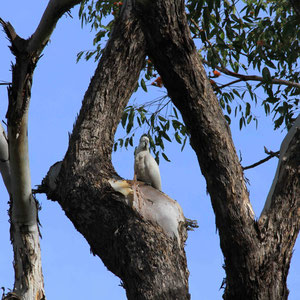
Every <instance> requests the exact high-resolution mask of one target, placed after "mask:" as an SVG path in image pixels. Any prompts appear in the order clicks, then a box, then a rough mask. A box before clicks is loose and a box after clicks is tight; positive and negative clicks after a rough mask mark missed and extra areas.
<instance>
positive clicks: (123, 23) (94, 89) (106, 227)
mask: <svg viewBox="0 0 300 300" xmlns="http://www.w3.org/2000/svg"><path fill="white" fill-rule="evenodd" d="M126 3H127V5H126V6H125V7H123V8H122V11H121V15H120V16H119V17H118V18H117V19H116V23H115V25H114V29H113V31H112V33H111V36H110V39H109V41H108V43H107V46H106V48H105V51H104V53H103V55H102V57H101V60H100V62H99V65H98V67H97V69H96V71H95V75H94V77H93V78H92V79H91V83H90V86H89V88H88V90H87V92H86V94H85V97H84V100H83V103H82V108H81V110H80V114H79V116H78V118H77V120H76V123H75V126H74V129H73V133H72V135H71V137H70V141H69V148H68V151H67V154H66V156H65V158H64V160H63V162H61V163H58V164H56V165H54V166H53V167H52V168H51V169H50V171H49V173H48V176H47V177H46V178H45V180H44V181H43V185H42V186H41V187H40V190H43V191H46V193H47V196H48V197H49V198H51V199H52V200H56V201H58V202H59V203H60V205H61V206H62V208H63V210H64V211H65V213H66V215H67V216H68V217H69V219H70V220H71V221H72V222H73V224H74V226H75V227H76V229H77V230H78V231H79V232H81V233H82V235H83V236H84V237H85V238H86V240H87V241H88V243H89V244H90V246H91V251H92V252H93V253H94V254H95V255H98V256H99V257H100V258H101V259H102V261H103V262H104V264H105V265H106V267H107V268H108V269H109V270H111V271H112V272H113V273H114V274H116V275H117V276H119V277H120V278H121V280H122V285H123V287H124V288H125V289H126V294H127V297H128V299H132V300H138V299H145V300H146V299H170V300H171V299H172V300H174V299H178V300H179V299H180V300H183V299H190V295H189V292H188V275H189V272H188V270H187V263H186V256H185V251H184V241H185V239H186V228H185V226H184V225H185V224H184V223H185V222H182V220H184V219H182V218H181V221H179V222H177V220H175V221H174V223H176V224H177V225H178V226H177V225H176V230H178V234H177V235H176V234H175V235H172V234H168V232H167V230H165V228H164V227H163V226H162V225H160V223H159V221H157V222H155V221H153V219H151V216H150V218H149V214H148V215H147V209H144V208H145V207H146V206H147V205H149V204H147V203H148V202H151V201H148V200H147V199H148V198H146V197H145V196H143V195H146V193H150V194H152V195H155V196H154V197H153V198H152V200H153V203H152V204H151V205H153V206H154V205H156V201H157V200H158V199H162V198H164V197H166V196H163V194H162V193H161V192H159V191H157V190H155V189H154V188H152V187H143V186H142V185H141V184H140V183H138V187H135V186H136V183H134V182H132V181H120V177H119V176H118V175H117V174H116V172H115V170H114V168H113V166H112V163H111V152H112V146H113V141H114V134H115V131H116V128H117V126H118V124H119V122H120V119H121V116H122V113H123V110H124V108H125V106H126V104H127V102H128V100H129V98H130V96H131V94H132V92H133V91H134V89H135V87H136V85H137V80H138V77H139V74H140V71H141V69H142V67H143V65H144V62H145V39H144V36H143V34H142V31H141V29H140V24H139V22H137V21H136V19H135V18H134V16H133V14H132V2H131V1H127V2H126ZM118 184H120V185H122V184H123V185H125V186H126V190H130V195H133V196H132V198H130V197H129V196H130V195H129V196H128V197H127V196H124V195H126V193H125V192H122V189H118V188H117V187H116V186H118ZM112 186H114V187H115V188H112ZM116 191H121V192H116ZM137 194H139V195H137ZM136 197H137V198H138V199H139V200H138V201H136V199H137V198H136ZM139 201H140V202H139ZM147 201H148V202H147ZM167 201H169V204H170V203H171V204H170V205H171V206H172V208H174V210H176V208H178V204H177V203H176V202H175V201H174V200H171V199H169V200H167ZM150 215H151V214H150ZM177 216H178V215H177Z"/></svg>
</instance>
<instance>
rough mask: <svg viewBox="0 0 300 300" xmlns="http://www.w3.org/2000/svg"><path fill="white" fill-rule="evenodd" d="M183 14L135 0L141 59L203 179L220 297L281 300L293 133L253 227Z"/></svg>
mask: <svg viewBox="0 0 300 300" xmlns="http://www.w3.org/2000/svg"><path fill="white" fill-rule="evenodd" d="M184 10H185V4H184V1H182V0H175V1H171V0H166V1H162V0H158V1H137V15H138V17H139V18H140V20H141V23H142V28H143V32H144V34H145V37H146V41H147V50H148V52H147V54H148V55H149V57H150V59H151V61H152V62H153V63H154V65H155V67H156V68H157V70H158V71H159V73H160V75H161V76H162V80H163V83H164V85H165V86H166V88H167V90H168V93H169V96H170V97H171V99H172V101H173V103H174V104H175V105H176V107H177V108H178V109H179V110H180V112H181V114H182V117H183V120H184V122H185V124H186V126H187V128H188V131H189V133H190V135H191V145H192V147H193V149H194V150H195V152H196V154H197V157H198V161H199V164H200V167H201V171H202V173H203V175H204V176H205V178H206V182H207V190H208V192H209V194H210V197H211V201H212V206H213V209H214V212H215V215H216V225H217V228H218V230H219V234H220V241H221V248H222V251H223V254H224V259H225V266H224V267H225V271H226V281H225V293H224V296H223V297H224V299H274V300H275V299H286V298H287V295H288V289H287V286H286V278H287V274H288V269H289V264H290V259H291V255H292V249H293V245H294V243H295V240H296V237H297V234H298V231H299V207H300V203H299V202H300V200H299V194H300V191H299V189H300V187H299V155H298V156H297V153H299V129H297V134H296V135H294V138H293V140H292V141H293V142H291V143H290V144H289V146H288V150H287V153H288V154H287V158H286V159H284V162H285V164H286V166H285V168H281V170H280V171H279V178H281V181H280V184H278V185H277V187H276V188H275V192H274V193H273V198H274V199H276V200H273V202H274V204H273V205H271V207H270V209H269V211H268V213H267V214H266V215H265V218H264V219H263V220H259V223H257V222H256V220H255V218H254V213H253V210H252V208H251V204H250V202H249V197H248V191H247V189H246V186H245V182H244V175H243V171H242V168H241V165H240V163H239V159H238V157H237V155H236V151H235V149H234V146H233V142H232V138H231V133H230V130H229V127H228V125H227V123H226V121H225V118H224V116H223V114H222V111H221V108H220V105H219V104H218V101H217V98H216V96H215V94H214V93H213V90H212V88H211V85H210V83H209V80H208V78H207V76H206V74H205V71H204V69H203V67H202V64H201V60H200V58H199V55H198V54H197V51H196V49H195V46H194V44H193V41H192V39H191V37H190V32H189V28H188V24H187V20H186V16H185V11H184ZM297 151H298V152H297ZM279 186H281V188H279ZM275 203H276V204H275ZM287 216H288V217H287Z"/></svg>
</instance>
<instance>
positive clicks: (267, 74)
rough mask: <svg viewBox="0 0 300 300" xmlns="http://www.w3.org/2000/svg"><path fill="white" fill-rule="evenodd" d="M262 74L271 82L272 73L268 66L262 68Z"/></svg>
mask: <svg viewBox="0 0 300 300" xmlns="http://www.w3.org/2000/svg"><path fill="white" fill-rule="evenodd" d="M262 76H263V78H264V80H265V81H266V82H271V80H272V77H271V73H270V71H269V69H268V68H267V67H264V68H263V69H262Z"/></svg>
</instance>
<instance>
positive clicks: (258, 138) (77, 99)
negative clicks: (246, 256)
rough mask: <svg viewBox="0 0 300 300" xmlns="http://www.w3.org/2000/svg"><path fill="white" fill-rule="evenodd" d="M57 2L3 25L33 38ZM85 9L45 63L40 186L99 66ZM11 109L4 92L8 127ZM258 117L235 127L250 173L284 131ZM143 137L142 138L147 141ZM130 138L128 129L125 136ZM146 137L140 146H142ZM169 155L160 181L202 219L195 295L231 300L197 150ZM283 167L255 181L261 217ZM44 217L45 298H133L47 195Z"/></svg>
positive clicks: (125, 173) (37, 126)
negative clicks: (90, 54) (91, 56)
mask: <svg viewBox="0 0 300 300" xmlns="http://www.w3.org/2000/svg"><path fill="white" fill-rule="evenodd" d="M46 4H47V1H33V0H29V1H1V3H0V17H1V18H2V19H4V20H5V21H9V22H11V23H12V25H13V26H14V27H15V29H16V32H17V33H18V34H19V35H20V36H21V37H23V38H27V37H29V36H30V35H31V34H32V33H33V32H34V30H35V28H36V26H37V24H38V22H39V20H40V18H41V16H42V13H43V10H44V8H45V6H46ZM77 11H78V9H76V8H75V9H74V10H73V11H72V15H73V19H71V18H69V17H66V16H63V17H62V19H61V20H60V21H59V23H58V25H57V28H56V29H55V31H54V34H53V35H52V38H51V42H50V43H49V45H48V46H47V47H46V49H45V51H44V56H43V57H42V58H41V59H40V61H39V63H38V66H37V69H36V71H35V74H34V79H33V89H32V100H31V105H30V115H29V143H30V145H29V151H30V166H31V171H32V185H33V187H34V185H37V184H39V183H40V182H41V180H42V178H43V177H44V176H45V175H46V173H47V171H48V169H49V167H50V166H51V165H52V164H54V163H55V162H56V161H58V160H61V159H62V158H63V156H64V154H65V151H66V149H67V144H68V132H71V130H72V127H73V123H74V120H75V117H76V114H77V113H78V111H79V109H80V105H81V101H82V99H83V95H84V93H85V91H86V89H87V86H88V84H89V81H90V78H91V76H92V74H93V73H94V70H95V67H96V64H95V63H94V62H93V61H88V62H86V61H84V60H82V61H80V62H79V63H78V64H76V54H77V53H78V52H79V51H80V50H86V49H91V48H92V39H93V33H91V32H90V30H89V28H84V29H81V27H80V21H79V20H78V17H77ZM7 46H8V41H7V39H6V37H5V34H4V33H3V32H2V31H1V32H0V66H1V67H0V80H3V81H10V80H11V74H10V68H11V61H13V60H14V58H13V56H12V55H11V54H10V52H9V49H8V47H7ZM162 93H163V90H161V89H159V88H156V87H151V86H150V87H149V93H148V94H146V93H144V92H138V93H136V94H134V95H133V99H136V100H137V101H138V102H140V103H142V102H143V101H146V100H151V99H153V98H155V97H157V96H159V95H162ZM6 110H7V93H6V87H5V86H0V117H1V120H5V113H6ZM256 115H257V116H258V118H259V126H258V129H257V130H256V128H255V125H254V124H253V125H250V126H248V127H247V128H246V129H243V130H242V131H240V130H239V129H238V120H233V123H232V125H231V128H232V135H233V139H234V143H235V146H236V148H237V151H238V152H239V151H241V153H242V157H243V161H242V164H243V165H248V164H251V163H253V162H256V161H258V160H260V159H261V158H264V157H265V154H264V151H263V147H264V146H266V147H267V148H268V149H269V150H273V151H277V150H278V149H279V146H280V142H281V140H282V138H283V136H284V134H285V133H284V132H281V131H276V132H274V131H273V126H272V121H271V118H270V117H269V118H266V117H265V116H264V112H263V111H262V110H261V109H260V107H258V108H257V109H256ZM142 133H143V132H141V134H142ZM120 136H123V132H122V130H121V129H119V130H118V133H117V137H120ZM138 138H139V134H137V136H136V137H135V140H134V143H135V144H136V143H137V142H138ZM166 154H167V155H168V157H169V159H170V160H171V163H168V162H166V161H164V160H163V159H161V163H160V172H161V177H162V188H163V191H164V192H165V193H166V194H168V195H169V196H171V197H172V198H174V199H176V200H177V201H178V202H179V204H180V205H181V206H182V208H183V210H184V213H185V216H186V217H187V218H190V219H196V220H197V221H198V224H199V228H198V229H196V230H195V231H194V232H189V238H188V240H187V246H186V252H187V258H188V266H189V270H190V292H191V294H192V299H196V300H198V299H221V298H222V290H219V288H220V286H221V283H222V280H223V277H224V276H225V274H224V271H223V269H222V264H223V255H222V253H221V251H220V247H219V237H218V234H217V232H216V227H215V218H214V214H213V211H212V207H211V204H210V199H209V196H208V195H207V194H206V184H205V181H204V179H203V176H202V175H201V172H200V168H199V165H198V162H197V159H196V156H195V154H194V152H193V151H192V150H191V148H190V146H189V145H187V147H186V148H185V150H184V151H183V152H180V147H179V146H178V144H177V143H176V142H175V141H174V142H173V143H168V142H166ZM113 163H114V166H115V168H116V170H117V171H118V173H119V174H120V175H121V176H122V177H124V178H129V179H131V178H132V177H133V149H130V148H129V149H128V150H126V149H122V150H120V151H118V152H117V153H114V155H113ZM276 164H277V161H276V159H272V160H271V161H269V162H267V163H265V164H264V165H262V166H259V167H257V168H255V169H251V170H248V171H246V172H245V176H246V177H247V178H248V179H249V181H250V186H249V190H250V198H251V202H252V205H253V207H254V211H255V213H256V215H259V214H260V211H261V209H262V207H263V205H264V201H265V199H266V196H267V193H268V190H269V188H270V185H271V182H272V180H273V176H274V174H275V169H276ZM38 200H39V201H40V203H41V206H42V211H41V212H40V220H41V224H42V228H41V232H42V235H43V238H42V240H41V248H42V264H43V272H44V278H45V289H46V296H47V299H48V300H54V299H55V300H57V299H58V300H60V299H64V300H73V299H91V300H93V299H95V300H96V299H112V300H119V299H126V297H125V292H124V290H123V288H122V287H120V286H119V284H120V280H119V278H117V277H116V276H115V275H113V274H112V273H110V272H109V271H107V269H106V267H105V266H104V265H103V264H102V262H101V260H100V259H99V258H98V257H94V256H93V255H92V254H91V253H90V249H89V246H88V244H87V242H86V241H85V239H84V238H83V237H82V236H81V235H80V234H79V233H78V232H77V231H76V229H75V228H74V227H73V225H72V223H71V222H70V221H69V219H67V217H66V216H65V214H64V212H63V211H62V210H61V208H60V206H59V205H58V204H57V203H55V202H52V201H48V200H46V198H45V197H44V196H42V195H39V196H38ZM7 201H8V195H7V193H6V190H5V188H4V185H3V183H2V182H1V184H0V239H1V241H2V242H1V247H0V287H1V286H4V287H5V288H6V289H8V288H12V287H13V276H14V275H13V267H12V255H13V254H12V247H11V244H10V241H9V224H8V215H7V209H8V205H7ZM299 251H300V244H299V242H298V243H296V246H295V251H294V255H293V259H292V264H291V269H290V275H289V278H288V287H289V289H290V291H291V292H290V298H289V299H291V300H296V299H300V277H299V276H297V270H299V267H300V254H299Z"/></svg>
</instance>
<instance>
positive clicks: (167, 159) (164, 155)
mask: <svg viewBox="0 0 300 300" xmlns="http://www.w3.org/2000/svg"><path fill="white" fill-rule="evenodd" d="M161 155H162V157H163V158H164V159H165V160H166V161H168V162H170V160H169V158H168V156H167V155H166V154H165V153H163V152H162V153H161Z"/></svg>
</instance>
